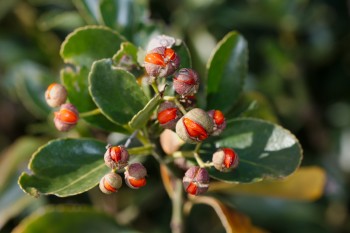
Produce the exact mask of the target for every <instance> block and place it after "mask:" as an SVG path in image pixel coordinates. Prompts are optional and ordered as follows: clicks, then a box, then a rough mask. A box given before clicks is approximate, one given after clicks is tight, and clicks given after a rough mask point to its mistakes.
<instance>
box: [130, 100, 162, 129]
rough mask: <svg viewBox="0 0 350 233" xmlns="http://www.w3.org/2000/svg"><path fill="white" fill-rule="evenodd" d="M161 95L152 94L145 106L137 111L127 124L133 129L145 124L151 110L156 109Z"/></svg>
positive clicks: (151, 112) (150, 114)
mask: <svg viewBox="0 0 350 233" xmlns="http://www.w3.org/2000/svg"><path fill="white" fill-rule="evenodd" d="M161 99H162V98H161V97H160V95H159V94H157V95H156V96H154V97H153V98H152V99H151V100H150V101H149V102H148V103H147V104H146V106H145V107H144V108H143V109H142V110H141V111H139V112H138V113H137V114H136V115H135V116H134V117H133V118H132V119H131V121H130V122H129V126H130V127H131V128H133V129H139V128H142V127H143V126H145V125H146V123H147V122H148V120H149V119H150V117H151V116H152V114H153V111H154V110H155V109H156V107H157V106H158V104H159V103H160V101H161Z"/></svg>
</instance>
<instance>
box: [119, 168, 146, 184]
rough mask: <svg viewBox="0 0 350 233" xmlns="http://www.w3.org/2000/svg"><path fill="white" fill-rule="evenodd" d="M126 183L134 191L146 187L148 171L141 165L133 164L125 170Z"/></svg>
mask: <svg viewBox="0 0 350 233" xmlns="http://www.w3.org/2000/svg"><path fill="white" fill-rule="evenodd" d="M124 175H125V183H126V184H127V185H128V186H129V187H130V188H132V189H139V188H141V187H143V186H145V185H146V175H147V170H146V168H145V167H144V166H143V165H142V164H141V163H133V164H130V165H129V166H127V167H126V168H125V172H124Z"/></svg>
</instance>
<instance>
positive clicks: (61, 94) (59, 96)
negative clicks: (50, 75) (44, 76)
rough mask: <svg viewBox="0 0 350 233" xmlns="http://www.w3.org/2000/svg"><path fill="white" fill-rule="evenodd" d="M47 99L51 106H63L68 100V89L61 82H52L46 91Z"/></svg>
mask: <svg viewBox="0 0 350 233" xmlns="http://www.w3.org/2000/svg"><path fill="white" fill-rule="evenodd" d="M45 99H46V103H47V104H48V105H49V106H50V107H53V108H55V107H58V106H61V105H62V104H64V103H65V102H66V100H67V90H66V88H65V87H64V86H63V85H61V84H58V83H52V84H50V86H49V87H48V88H47V90H46V92H45Z"/></svg>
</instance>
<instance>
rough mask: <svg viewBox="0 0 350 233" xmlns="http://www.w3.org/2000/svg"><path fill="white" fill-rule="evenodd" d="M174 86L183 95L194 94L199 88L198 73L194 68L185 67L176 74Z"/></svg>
mask: <svg viewBox="0 0 350 233" xmlns="http://www.w3.org/2000/svg"><path fill="white" fill-rule="evenodd" d="M173 86H174V90H175V91H176V92H177V93H178V94H179V95H181V96H189V95H194V94H195V93H197V91H198V88H199V78H198V74H197V73H196V72H195V71H194V70H192V69H187V68H183V69H181V70H179V71H178V72H177V73H176V74H175V76H174V79H173Z"/></svg>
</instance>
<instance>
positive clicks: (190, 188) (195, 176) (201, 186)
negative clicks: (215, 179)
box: [182, 166, 209, 195]
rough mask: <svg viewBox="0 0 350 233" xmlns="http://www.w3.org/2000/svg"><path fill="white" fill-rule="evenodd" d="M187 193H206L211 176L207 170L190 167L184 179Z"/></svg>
mask: <svg viewBox="0 0 350 233" xmlns="http://www.w3.org/2000/svg"><path fill="white" fill-rule="evenodd" d="M182 182H183V185H184V188H185V191H186V192H187V193H189V194H192V195H199V194H203V193H205V192H206V191H207V190H208V188H209V174H208V171H207V170H206V169H205V168H201V167H198V166H195V167H190V168H189V169H188V170H187V171H186V173H185V176H184V177H183V179H182Z"/></svg>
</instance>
